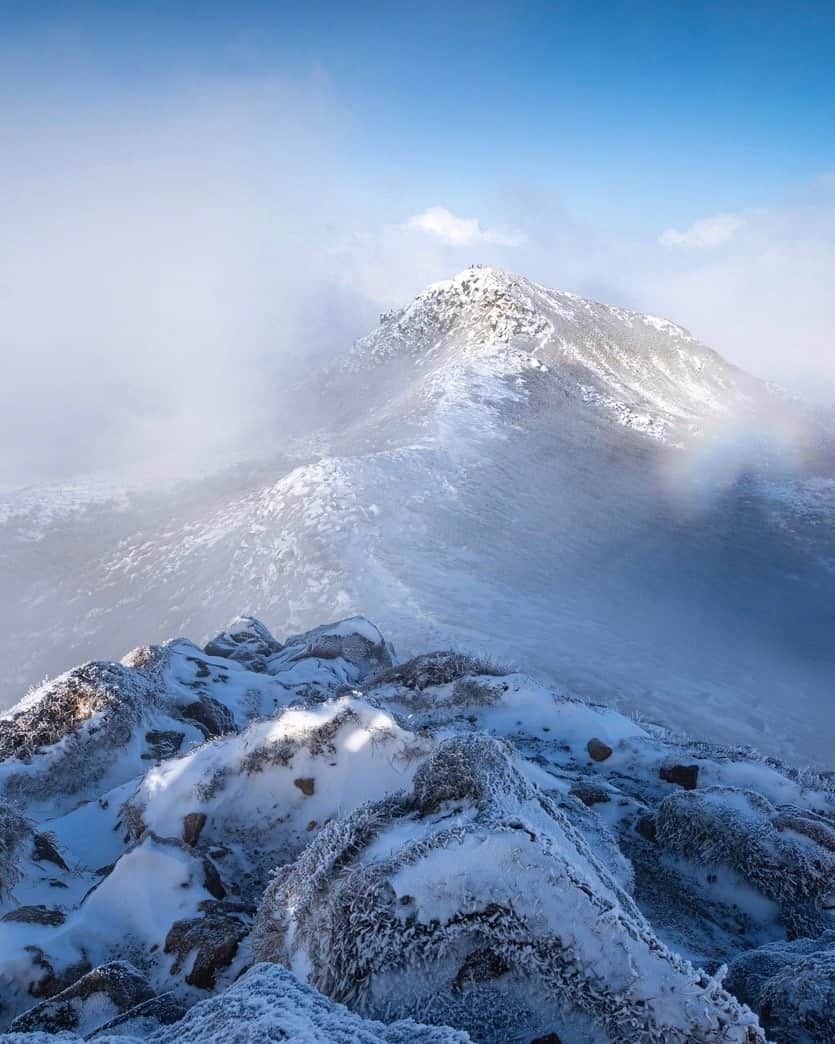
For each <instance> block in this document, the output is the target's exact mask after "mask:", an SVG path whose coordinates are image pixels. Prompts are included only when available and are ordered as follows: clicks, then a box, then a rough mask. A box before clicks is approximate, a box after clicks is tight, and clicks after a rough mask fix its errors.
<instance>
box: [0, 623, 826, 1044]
mask: <svg viewBox="0 0 835 1044" xmlns="http://www.w3.org/2000/svg"><path fill="white" fill-rule="evenodd" d="M833 967H835V785H834V784H833V781H832V778H831V773H830V774H826V773H824V774H817V773H815V772H812V771H809V770H806V771H802V772H799V771H797V770H796V769H793V768H791V767H789V766H787V765H786V764H784V763H782V762H780V761H777V760H775V759H773V758H764V757H762V756H760V755H758V754H757V753H755V752H754V751H753V750H751V749H744V748H739V747H728V746H720V745H716V744H713V743H701V742H692V741H682V740H681V739H677V738H675V737H674V736H673V735H671V734H670V733H668V732H667V731H666V730H664V729H662V728H660V727H658V726H650V725H647V724H645V723H642V722H640V721H637V720H635V719H633V718H631V717H628V716H624V715H623V714H621V713H619V712H618V711H616V710H614V709H612V708H610V707H606V706H602V705H598V704H594V703H590V702H587V701H586V700H583V699H579V698H577V696H576V695H575V694H573V693H572V692H570V691H565V690H562V689H554V688H552V687H548V686H545V685H543V684H541V683H540V682H538V681H536V680H535V679H533V678H531V677H530V676H528V675H526V674H522V673H518V672H517V671H515V670H513V669H511V668H510V667H509V666H507V665H505V664H503V663H502V662H501V661H500V660H498V659H496V658H474V657H470V656H467V655H464V654H462V653H460V652H439V653H430V654H422V655H419V656H417V657H415V658H412V659H410V660H407V661H405V662H402V661H399V660H398V659H397V658H396V655H395V651H394V649H393V648H392V646H391V645H390V643H389V642H388V641H387V640H386V639H385V637H384V635H383V634H382V633H381V632H380V630H379V629H378V628H377V627H376V626H374V625H373V624H371V623H369V622H368V621H367V620H365V619H363V618H361V617H352V618H348V619H345V620H342V621H340V622H339V623H335V624H330V625H326V626H323V627H319V628H316V629H314V630H313V631H310V632H306V633H303V634H300V635H297V636H294V637H290V638H286V639H285V640H283V641H279V640H278V639H277V638H276V637H275V636H274V635H273V634H272V633H270V631H269V630H267V628H266V627H265V626H264V625H263V624H261V623H259V622H258V621H257V620H254V619H252V618H251V617H242V618H237V619H236V620H235V621H233V623H232V624H231V625H230V626H229V628H228V629H227V630H226V631H224V632H223V633H221V634H219V635H217V636H216V637H215V638H214V639H212V640H211V641H210V642H209V643H207V645H206V646H205V647H203V648H201V647H199V646H197V645H194V644H192V643H191V642H189V641H187V640H185V639H176V640H173V641H169V642H166V643H164V644H163V645H153V646H144V647H141V648H138V649H135V650H134V651H133V652H131V653H130V654H128V656H126V657H125V658H124V660H123V661H122V662H121V663H105V662H98V663H95V662H94V663H88V664H85V665H84V666H81V667H78V668H76V669H74V670H72V671H69V672H68V673H66V674H64V675H61V676H59V677H58V678H56V679H54V680H53V681H50V682H47V683H45V684H44V685H43V686H42V687H41V688H40V689H39V690H37V691H35V692H33V693H31V694H30V695H29V696H27V698H26V699H25V700H24V701H22V703H21V704H20V705H18V706H17V707H15V708H13V709H12V711H11V712H10V713H9V714H8V715H7V717H6V718H5V719H2V721H0V1031H2V1032H4V1033H5V1034H6V1035H2V1033H0V1040H2V1041H8V1042H9V1044H11V1042H15V1044H24V1042H28V1044H48V1042H50V1041H53V1040H55V1041H57V1040H61V1041H63V1042H65V1044H70V1042H80V1041H81V1040H82V1039H87V1040H94V1041H97V1042H99V1044H107V1042H111V1044H117V1042H119V1044H138V1042H139V1041H143V1040H147V1041H151V1042H153V1044H174V1042H175V1041H176V1042H181V1041H182V1042H188V1041H194V1042H197V1041H200V1042H201V1044H213V1042H215V1041H216V1042H217V1044H228V1042H229V1041H230V1040H234V1041H235V1042H237V1044H266V1042H267V1041H294V1042H300V1044H301V1042H307V1041H311V1042H313V1041H322V1042H325V1041H338V1042H345V1044H348V1042H354V1041H360V1042H388V1044H434V1042H438V1044H453V1042H460V1044H463V1042H465V1041H467V1040H470V1041H476V1042H485V1044H499V1042H508V1044H514V1042H518V1044H531V1042H534V1041H536V1042H539V1044H544V1042H548V1044H554V1042H558V1041H561V1042H563V1044H633V1042H637V1044H685V1042H686V1044H697V1042H704V1044H714V1042H715V1044H720V1042H724V1044H731V1042H747V1044H754V1042H765V1041H766V1040H771V1041H774V1042H776V1044H801V1042H804V1044H809V1042H812V1044H825V1042H831V1041H832V1040H833V1039H835V1014H833V1013H835V1004H833V1001H834V1000H835V995H833V983H835V978H833Z"/></svg>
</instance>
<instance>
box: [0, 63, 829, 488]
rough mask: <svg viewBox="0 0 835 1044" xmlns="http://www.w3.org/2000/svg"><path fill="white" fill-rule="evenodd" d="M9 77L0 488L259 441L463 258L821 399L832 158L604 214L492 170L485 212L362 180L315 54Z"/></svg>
mask: <svg viewBox="0 0 835 1044" xmlns="http://www.w3.org/2000/svg"><path fill="white" fill-rule="evenodd" d="M3 99H4V102H3V107H2V111H0V150H2V154H3V156H4V164H3V166H2V169H0V199H1V200H2V210H3V214H2V218H3V232H4V235H3V239H2V244H0V350H2V357H3V364H4V365H3V376H4V379H3V382H2V384H0V438H2V440H3V445H4V446H5V447H6V448H7V450H6V452H5V453H4V454H3V455H2V457H0V489H3V488H12V487H16V486H24V485H30V484H37V483H39V482H43V481H49V480H57V479H65V478H68V477H72V476H79V475H91V474H96V475H98V474H103V475H105V476H108V477H112V478H114V479H116V480H118V481H120V482H140V481H156V480H159V479H162V478H167V477H182V476H186V475H193V474H204V473H206V472H210V471H212V470H215V469H217V468H218V467H222V466H223V465H224V464H226V463H229V462H232V461H235V460H237V459H242V458H248V457H253V456H259V455H262V454H264V453H267V452H269V451H270V450H271V448H273V447H275V446H276V445H280V443H281V440H282V438H283V434H284V433H285V432H286V431H287V430H289V429H291V428H292V420H293V418H292V411H293V406H292V397H291V396H290V397H288V396H285V395H284V392H285V391H286V390H287V388H288V387H289V386H290V384H291V382H292V380H293V379H295V377H296V376H298V374H299V373H303V372H304V371H305V370H306V369H309V368H312V367H315V366H318V365H320V364H321V363H322V362H324V361H326V360H327V359H329V358H331V357H333V356H335V355H337V354H339V353H341V352H344V351H345V350H347V349H348V348H349V347H350V345H351V343H352V342H353V340H354V339H356V338H357V337H359V336H361V335H362V334H364V333H366V332H367V331H368V330H369V329H370V328H371V327H372V326H373V325H374V323H375V321H376V316H377V314H378V313H379V311H381V310H383V309H387V308H390V307H393V306H398V305H402V304H405V303H406V302H407V301H408V300H409V299H410V298H411V296H413V295H414V294H416V293H418V292H419V291H420V290H421V289H423V287H424V286H425V285H426V284H427V283H429V282H431V281H434V280H438V279H443V278H447V277H449V276H450V275H452V274H454V273H455V272H456V271H459V270H460V269H462V268H464V267H466V265H468V264H470V263H472V262H473V261H480V262H485V263H488V264H495V265H498V266H500V267H503V268H507V269H510V270H513V271H517V272H520V273H521V274H524V275H527V276H529V277H531V278H533V279H536V280H538V281H539V282H542V283H545V284H547V285H552V286H560V287H563V288H566V289H570V290H573V291H575V292H578V293H581V294H584V295H588V296H591V297H594V298H596V299H601V300H607V301H611V302H612V303H615V304H619V305H622V306H625V307H630V308H635V309H640V310H645V311H649V312H651V313H653V314H659V315H664V316H667V317H670V318H672V319H674V320H675V321H677V322H680V323H682V324H684V325H686V326H687V327H689V328H690V329H691V330H692V332H693V333H694V334H695V335H696V336H698V337H699V338H700V339H701V340H703V341H705V342H706V343H709V344H711V345H712V346H713V347H715V348H717V349H718V350H719V351H721V352H722V353H723V354H725V355H726V356H727V357H728V358H729V359H731V360H732V361H734V362H736V363H737V364H739V365H741V366H743V367H744V368H747V369H749V370H751V371H752V372H754V373H755V374H757V375H758V376H761V377H763V378H766V379H769V380H775V381H778V382H780V383H782V384H784V385H786V386H788V387H789V388H790V389H792V390H793V391H797V392H800V393H802V394H806V395H810V396H812V397H813V398H815V399H817V400H819V401H822V402H831V401H835V351H833V344H835V299H833V296H832V294H831V292H830V290H829V286H830V282H831V273H832V271H833V269H835V181H833V179H832V178H826V177H822V178H821V179H819V181H818V182H816V183H815V184H814V185H813V186H808V187H806V188H805V189H802V190H798V192H797V193H795V195H794V196H793V197H792V198H791V199H787V200H785V201H783V202H782V203H781V204H780V205H775V206H774V207H773V208H771V209H760V210H756V211H754V210H752V211H749V212H744V213H741V214H740V215H738V216H736V217H734V218H733V219H729V218H728V217H727V216H725V218H724V219H723V220H722V221H720V222H718V223H717V222H716V221H714V222H712V223H711V222H707V223H704V222H703V223H701V224H700V223H699V222H696V223H695V224H694V226H693V228H691V229H689V230H688V229H681V230H676V229H673V230H670V229H668V230H664V229H661V228H654V227H653V228H648V229H647V230H646V232H645V233H644V234H641V235H635V234H634V233H632V234H630V235H623V234H619V233H618V232H617V231H616V230H613V229H605V228H600V227H594V226H592V225H591V224H589V223H588V222H585V221H583V220H581V219H579V218H578V217H577V216H575V215H574V214H572V213H571V210H570V207H569V206H568V205H567V204H566V203H565V202H564V201H563V200H562V198H561V195H560V186H559V185H558V184H549V183H543V184H540V185H534V184H531V183H525V182H517V183H514V184H513V185H508V184H507V183H504V182H501V181H500V179H498V178H495V179H493V190H492V194H491V195H489V198H488V201H487V202H486V203H484V212H479V213H475V212H465V213H461V214H456V213H455V212H454V211H453V210H452V209H450V208H449V207H445V206H444V204H445V202H446V201H445V200H444V199H439V198H436V197H435V196H428V195H426V192H425V190H423V189H422V188H421V186H420V177H419V173H418V172H416V171H414V170H406V171H405V172H404V175H403V179H402V183H401V184H399V185H397V186H392V185H391V184H388V183H386V181H385V179H384V178H382V177H381V178H380V179H379V181H375V180H374V176H373V173H371V174H369V172H368V170H367V169H365V170H364V171H360V169H359V168H358V167H357V165H356V163H355V162H353V160H352V159H351V156H350V153H351V141H352V136H353V134H354V132H355V131H356V129H357V126H358V121H359V120H360V117H359V116H358V115H357V113H355V112H349V111H347V110H346V109H345V108H343V107H342V106H341V105H340V103H339V100H338V91H337V90H336V89H335V88H334V86H333V84H332V83H331V82H330V81H329V79H328V77H327V75H326V73H325V72H323V71H322V70H313V71H312V72H311V73H310V74H309V75H308V76H306V77H304V78H302V79H296V80H291V79H288V78H277V77H273V76H266V77H240V76H238V77H214V78H203V77H196V76H185V77H183V78H181V79H179V80H177V81H176V82H173V83H170V84H168V85H167V86H166V87H165V89H164V90H163V89H160V90H158V91H157V92H156V93H155V94H154V95H153V96H151V97H144V96H143V97H142V98H139V97H137V98H134V99H132V100H129V99H126V98H125V97H124V96H120V99H119V102H118V104H115V103H111V102H110V101H109V100H108V97H107V94H106V93H104V94H102V95H101V96H100V97H99V96H97V97H96V98H95V99H92V100H91V98H90V96H89V94H85V95H84V97H83V99H82V98H81V97H80V96H78V95H77V94H72V92H70V93H68V94H66V95H65V94H63V93H62V92H61V90H60V89H58V88H56V89H53V90H51V91H50V92H48V93H46V94H38V95H37V97H35V96H34V95H33V98H32V99H31V100H30V103H29V104H27V105H26V106H25V107H23V108H22V109H21V107H20V106H17V107H15V106H14V105H12V104H11V101H12V99H11V98H10V96H9V94H8V92H6V93H4V95H3ZM485 178H486V180H487V182H488V183H489V182H490V172H489V171H486V172H485ZM413 200H422V201H423V203H425V208H424V209H423V210H416V209H415V207H414V205H413V203H412V201H413ZM427 215H428V217H427Z"/></svg>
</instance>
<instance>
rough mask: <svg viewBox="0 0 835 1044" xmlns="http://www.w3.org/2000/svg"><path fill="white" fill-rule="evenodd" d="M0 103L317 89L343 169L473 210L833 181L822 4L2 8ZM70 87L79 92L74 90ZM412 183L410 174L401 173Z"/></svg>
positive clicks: (616, 215)
mask: <svg viewBox="0 0 835 1044" xmlns="http://www.w3.org/2000/svg"><path fill="white" fill-rule="evenodd" d="M0 11H2V12H3V29H4V31H3V40H4V44H3V52H4V53H3V57H4V62H3V64H4V66H5V68H6V73H5V76H4V80H5V82H6V85H7V88H9V87H10V88H11V89H14V87H15V85H16V83H17V84H18V85H20V86H21V89H22V90H23V92H24V93H26V94H27V95H30V96H31V98H32V99H35V98H37V96H38V95H39V94H41V93H44V94H48V93H49V92H50V90H55V89H56V88H58V89H59V90H60V91H61V92H63V93H64V96H65V97H72V96H73V95H75V96H76V100H77V101H78V102H79V103H83V102H84V101H85V100H86V101H88V102H90V103H91V104H93V105H94V106H95V105H96V103H97V99H98V98H100V96H101V94H102V92H104V93H106V94H107V96H108V100H109V102H110V103H111V104H113V102H114V101H115V100H118V99H120V98H121V99H123V100H124V101H125V102H126V103H133V104H135V103H136V101H137V99H144V100H145V102H146V103H147V104H148V105H155V104H162V103H163V100H164V98H165V95H166V92H167V91H169V90H170V89H171V88H172V87H173V86H174V85H175V84H177V83H178V82H180V83H182V82H183V81H184V80H187V79H188V78H189V77H197V76H225V77H229V78H235V77H247V76H252V75H257V76H264V75H269V74H271V73H277V74H279V75H282V76H289V77H294V78H299V79H304V78H305V77H309V76H311V75H316V71H317V70H318V72H319V74H321V75H323V76H326V77H327V78H328V80H329V81H330V84H331V86H332V90H333V94H334V96H335V97H336V98H338V99H339V101H340V102H341V104H342V105H344V107H345V109H346V112H347V114H349V116H350V118H351V121H352V123H351V124H350V134H351V143H352V148H351V149H349V150H346V155H345V157H344V163H345V175H346V177H351V178H353V179H356V180H357V181H358V182H359V183H361V182H362V179H364V178H367V177H368V176H369V175H371V176H373V177H374V178H375V179H380V178H383V177H387V178H389V179H392V180H393V181H395V182H396V183H397V185H398V189H397V191H398V193H400V194H401V196H402V194H403V193H405V195H406V198H407V199H409V200H411V201H412V202H413V203H414V204H415V205H417V204H418V202H419V200H420V199H423V198H427V199H428V198H432V199H435V198H436V197H438V196H439V195H441V194H443V196H444V198H445V199H446V200H447V203H448V205H450V207H451V208H452V209H454V208H455V207H458V208H466V207H468V206H469V207H470V208H471V209H472V208H473V207H474V206H475V205H477V204H479V203H484V202H485V201H486V199H485V197H487V196H488V194H489V193H490V192H491V191H495V189H496V186H501V185H502V184H503V183H511V184H512V183H513V182H517V181H524V182H526V183H531V184H533V185H536V186H537V187H538V188H539V189H541V190H543V191H548V192H554V193H556V194H557V195H558V196H559V198H560V199H561V201H562V202H563V204H564V205H565V206H566V207H568V208H570V209H571V210H572V212H574V213H576V214H577V215H578V216H579V217H580V218H582V219H584V220H589V221H593V222H598V223H607V224H609V225H610V226H611V227H613V228H627V229H630V230H634V229H636V228H640V227H641V224H642V223H643V222H646V221H650V220H653V221H655V222H656V223H661V224H662V225H665V226H666V225H669V224H673V225H675V224H681V223H688V222H689V221H691V220H694V219H696V218H698V217H700V216H701V215H703V214H704V213H709V212H712V211H717V210H718V211H725V210H736V209H739V208H742V207H749V206H762V205H765V204H767V203H769V202H770V201H772V200H773V199H775V198H776V197H779V196H780V194H783V193H786V192H788V191H791V189H792V187H793V186H795V185H797V184H798V183H802V182H803V181H808V180H811V179H813V178H815V177H816V176H817V175H819V174H821V173H824V172H827V171H830V170H832V169H833V168H835V133H833V127H835V5H833V4H831V3H791V4H790V3H773V2H763V3H721V4H720V3H674V4H670V3H640V2H639V3H558V2H554V3H513V4H511V3H507V2H505V3H495V2H492V0H480V2H477V3H473V2H469V0H467V2H459V3H455V4H450V3H445V4H443V3H423V4H393V3H388V4H384V3H363V2H359V3H325V2H321V0H319V2H311V3H306V4H297V3H275V2H273V3H251V2H250V3H247V2H243V3H229V2H227V3H217V2H214V3H213V2H204V3H201V4H199V5H196V4H194V3H176V2H174V3H152V2H146V3H142V4H126V3H120V2H118V0H109V2H108V0H104V2H101V3H49V2H48V0H46V2H44V0H42V2H39V3H37V4H32V3H28V2H23V3H16V2H9V0H6V2H4V3H2V4H0ZM67 91H69V96H68V95H67V93H66V92H67ZM404 172H408V177H404Z"/></svg>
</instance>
